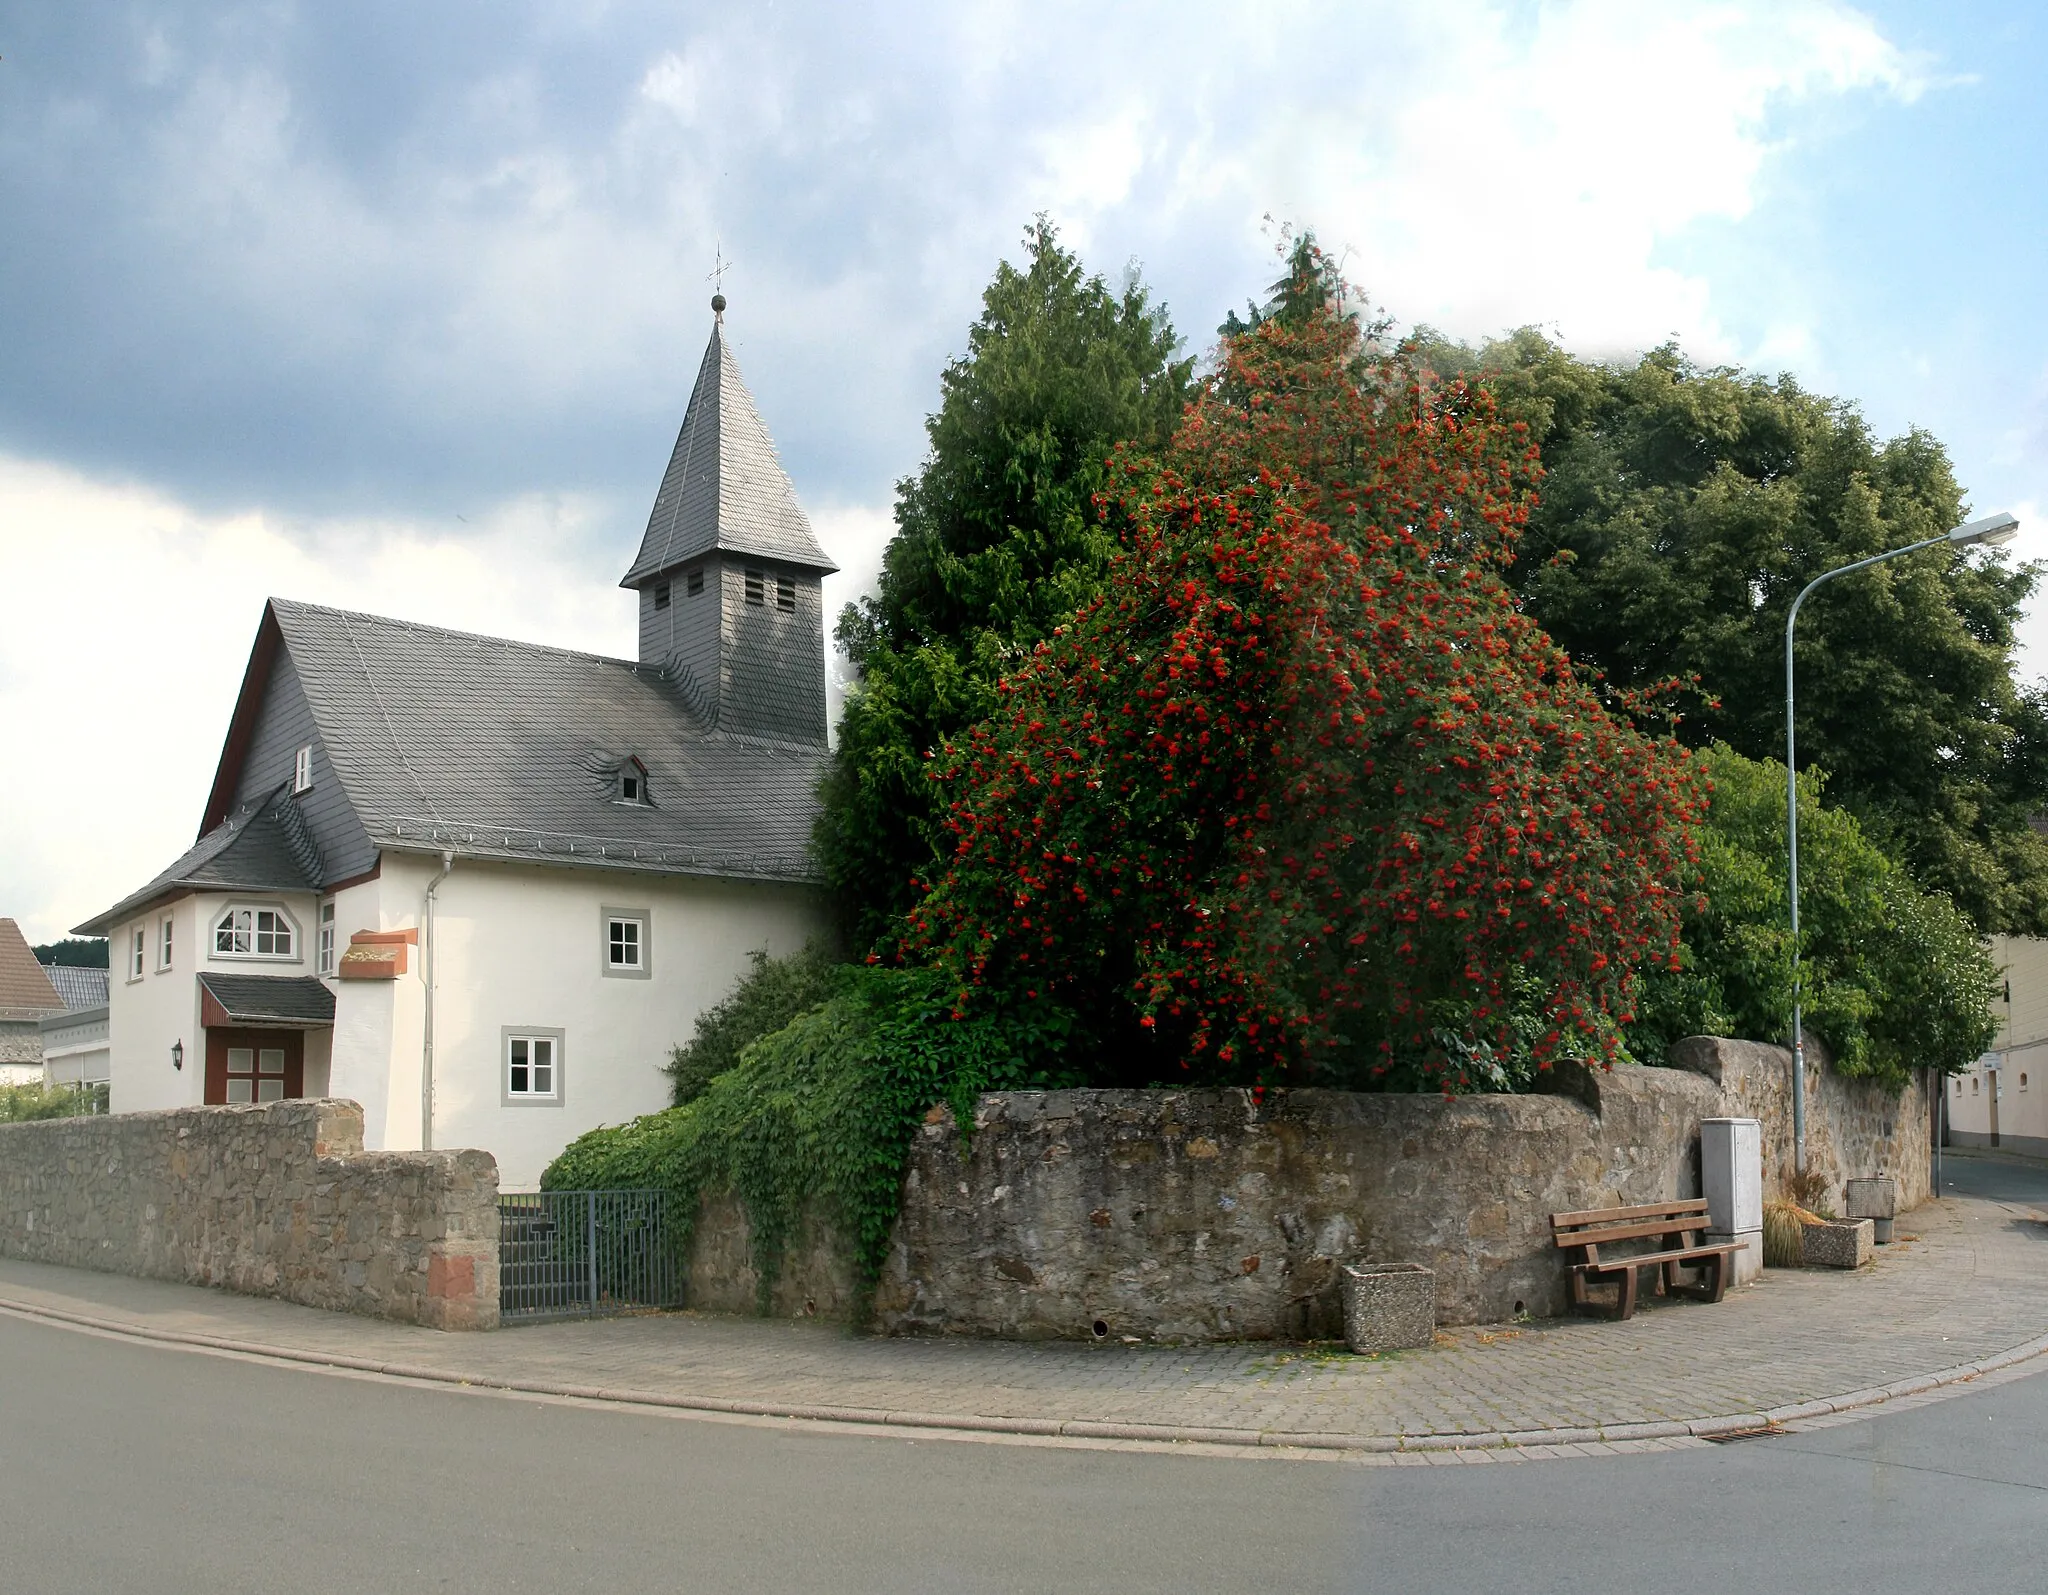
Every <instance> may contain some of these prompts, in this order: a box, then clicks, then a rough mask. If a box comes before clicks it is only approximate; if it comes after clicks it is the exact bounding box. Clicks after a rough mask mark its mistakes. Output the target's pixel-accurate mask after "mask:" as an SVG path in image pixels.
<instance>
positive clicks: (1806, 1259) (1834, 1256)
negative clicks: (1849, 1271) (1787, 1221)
mask: <svg viewBox="0 0 2048 1595" xmlns="http://www.w3.org/2000/svg"><path fill="white" fill-rule="evenodd" d="M1873 1228H1874V1226H1873V1225H1872V1223H1871V1221H1870V1220H1869V1219H1867V1218H1856V1219H1850V1220H1849V1221H1848V1222H1847V1223H1843V1224H1808V1225H1807V1226H1806V1228H1805V1232H1804V1233H1803V1234H1802V1235H1801V1236H1800V1252H1799V1260H1800V1261H1801V1262H1802V1263H1804V1264H1805V1265H1806V1266H1807V1267H1808V1268H1861V1267H1862V1266H1863V1265H1864V1264H1865V1263H1867V1262H1869V1261H1870V1248H1871V1246H1872V1244H1873V1242H1874V1236H1873V1233H1872V1231H1873Z"/></svg>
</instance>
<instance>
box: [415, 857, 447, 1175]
mask: <svg viewBox="0 0 2048 1595" xmlns="http://www.w3.org/2000/svg"><path fill="white" fill-rule="evenodd" d="M454 868H455V855H454V854H453V853H452V852H448V851H445V850H444V851H443V852H442V854H441V873H440V874H438V875H436V876H435V877H434V879H433V881H432V882H431V883H430V884H429V885H428V887H427V898H426V901H425V902H424V903H423V904H422V905H421V906H420V980H421V983H422V984H424V985H425V986H426V988H427V1006H426V1014H425V1021H424V1023H423V1024H422V1025H421V1027H420V1035H421V1040H420V1150H421V1151H422V1152H431V1151H433V1150H434V894H435V893H436V892H438V891H440V889H441V883H442V882H443V881H445V880H446V879H447V878H448V875H449V872H450V871H451V870H453V869H454Z"/></svg>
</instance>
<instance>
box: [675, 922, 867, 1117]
mask: <svg viewBox="0 0 2048 1595" xmlns="http://www.w3.org/2000/svg"><path fill="white" fill-rule="evenodd" d="M747 956H748V957H749V958H751V959H753V961H754V970H753V973H752V974H750V975H746V976H743V977H742V978H741V980H740V983H739V985H737V986H736V987H734V988H733V992H732V995H731V996H729V997H727V998H726V999H725V1000H724V1001H723V1002H721V1003H719V1004H718V1005H717V1006H716V1007H712V1008H707V1009H706V1010H705V1011H704V1012H703V1013H701V1014H699V1015H698V1016H697V1029H696V1033H695V1034H694V1035H692V1036H691V1037H690V1039H689V1040H688V1041H686V1042H685V1043H684V1044H683V1045H682V1046H680V1047H677V1048H676V1049H675V1050H674V1051H673V1052H671V1053H670V1054H669V1060H668V1063H667V1064H666V1065H665V1066H664V1072H665V1073H666V1074H667V1075H668V1077H669V1081H670V1088H669V1095H670V1099H671V1100H672V1101H673V1102H674V1103H675V1104H676V1105H677V1106H678V1107H681V1106H682V1105H683V1104H684V1103H687V1102H695V1101H696V1100H697V1098H699V1097H700V1096H702V1095H703V1094H704V1088H705V1087H706V1086H708V1085H709V1084H710V1083H711V1082H712V1081H713V1080H715V1079H717V1078H718V1076H720V1075H722V1074H724V1073H725V1071H726V1070H728V1069H730V1068H731V1067H732V1066H733V1065H734V1064H736V1063H738V1062H739V1061H740V1054H741V1053H742V1052H744V1051H746V1049H747V1048H748V1046H750V1045H751V1044H752V1043H754V1042H756V1041H759V1040H760V1039H761V1038H762V1037H763V1036H766V1035H772V1034H773V1033H774V1032H776V1031H777V1030H780V1029H781V1028H782V1027H783V1026H784V1025H786V1024H788V1023H789V1022H790V1020H792V1019H794V1018H795V1017H796V1016H797V1015H798V1014H800V1013H802V1012H804V1010H805V1009H807V1008H815V1007H817V1006H818V1004H820V1003H821V1002H824V1001H825V1000H826V999H827V998H828V997H830V996H831V995H832V993H833V991H834V990H836V989H837V988H836V986H835V984H834V975H833V964H832V961H831V959H830V958H828V957H827V956H826V954H825V951H824V949H823V948H821V947H819V946H817V945H816V944H815V943H813V944H812V945H810V946H807V947H805V948H804V949H803V951H802V952H798V953H792V954H791V955H790V956H789V957H787V958H770V957H769V956H768V952H767V949H766V948H759V947H757V948H756V949H754V951H753V952H751V953H749V954H748V955H747Z"/></svg>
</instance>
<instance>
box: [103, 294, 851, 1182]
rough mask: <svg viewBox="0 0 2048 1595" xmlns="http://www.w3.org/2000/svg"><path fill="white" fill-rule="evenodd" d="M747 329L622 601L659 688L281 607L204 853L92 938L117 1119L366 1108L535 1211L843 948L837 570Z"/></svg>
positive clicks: (675, 473)
mask: <svg viewBox="0 0 2048 1595" xmlns="http://www.w3.org/2000/svg"><path fill="white" fill-rule="evenodd" d="M723 309H724V303H723V300H722V299H721V300H716V301H714V310H716V311H718V312H720V314H719V317H718V322H717V323H716V324H714V327H713V331H712V336H711V341H710V345H709V347H708V348H707V349H706V351H705V356H704V361H703V364H702V366H701V368H700V370H699V372H698V376H697V382H696V387H695V390H694V391H693V393H692V395H691V399H690V404H689V408H688V411H687V412H686V414H685V418H684V422H683V427H682V431H681V433H680V435H679V437H678V439H677V442H676V447H675V450H674V453H673V455H672V457H671V460H670V464H669V469H668V471H667V473H666V474H665V476H664V478H663V482H662V486H661V490H660V493H659V494H658V496H657V498H656V501H655V506H654V511H653V514H652V515H651V516H650V518H649V522H648V527H647V531H646V533H645V535H644V537H643V539H642V543H641V547H640V551H639V554H638V556H637V557H636V558H635V560H634V562H633V564H632V566H631V568H630V569H629V571H628V574H627V576H626V579H625V581H624V583H623V585H624V586H626V587H628V588H630V589H632V590H633V591H634V592H635V593H636V594H637V597H638V603H639V609H640V626H639V633H640V648H639V657H638V658H636V659H632V660H624V659H609V658H603V657H600V656H597V655H591V654H582V653H574V652H570V651H567V650H563V649H556V648H547V647H541V646H536V645H534V644H529V643H520V642H512V641H508V640H505V639H501V638H492V637H480V636H474V635H470V634H467V633H460V632H452V631H444V630H441V629H439V628H436V627H429V626H421V625H415V624H411V623H408V622H404V621H397V620H390V619H385V618H382V617H379V616H374V615H361V614H352V613H346V612H343V611H339V610H332V609H324V608H320V607H317V606H314V605H309V604H300V603H291V602H287V601H285V600H281V599H273V600H272V601H271V602H270V603H269V604H268V605H266V606H265V609H264V613H263V617H262V621H261V624H260V625H259V627H258V630H257V637H256V643H255V647H254V649H253V650H252V652H251V656H250V661H249V667H248V670H247V672H246V673H245V676H244V679H243V683H242V689H241V693H240V696H239V698H238V701H237V703H236V706H235V710H234V715H233V718H232V720H231V722H230V728H229V732H228V737H227V742H226V746H225V748H224V749H223V751H222V755H221V759H220V764H219V768H218V772H217V774H216V777H215V781H214V786H213V791H212V793H211V795H210V796H209V798H208V801H207V807H206V811H205V815H204V818H203V821H202V824H201V826H200V837H199V840H198V841H197V843H195V845H194V846H193V847H192V849H191V850H189V851H188V852H187V853H186V854H185V855H184V856H183V857H182V858H180V859H179V860H178V861H177V862H176V863H174V864H173V865H172V866H171V867H170V868H169V869H167V870H165V871H164V872H163V873H162V874H161V875H159V876H158V877H157V878H156V879H155V880H153V881H151V882H150V883H149V884H148V885H146V886H144V887H142V888H141V889H140V890H139V891H137V892H135V893H133V894H131V895H130V896H129V897H128V898H126V899H124V900H123V901H122V902H120V903H118V904H116V905H114V907H112V908H110V909H108V910H106V911H105V912H104V913H102V914H100V915H98V916H96V917H95V918H94V919H92V920H90V921H88V922H87V923H86V924H85V925H83V926H80V927H79V930H80V933H82V934H104V935H107V936H108V937H110V939H111V944H112V959H113V966H114V967H113V969H112V971H111V984H110V989H109V995H108V1004H107V1007H108V1025H109V1031H110V1047H109V1054H108V1067H109V1073H110V1075H111V1082H112V1090H111V1095H112V1107H113V1111H115V1112H117V1113H122V1112H131V1111H136V1110H141V1109H148V1108H163V1107H174V1106H184V1105H188V1104H197V1103H202V1102H244V1101H265V1100H271V1099H275V1098H279V1097H294V1096H323V1095H331V1096H342V1097H349V1098H352V1099H353V1100H355V1101H358V1102H360V1103H361V1104H362V1105H363V1109H364V1115H365V1141H366V1143H367V1145H368V1146H369V1147H370V1148H373V1149H379V1148H381V1149H390V1150H407V1149H416V1148H420V1147H457V1146H468V1147H482V1148H484V1149H485V1150H487V1151H489V1152H491V1153H493V1154H494V1155H495V1156H496V1157H497V1159H498V1163H499V1169H500V1178H501V1183H502V1185H503V1187H504V1188H505V1189H508V1190H519V1189H530V1188H532V1187H533V1186H534V1185H536V1184H537V1182H538V1181H539V1178H540V1175H541V1171H542V1170H543V1169H544V1168H545V1167H546V1165H547V1163H548V1162H549V1161H550V1160H551V1159H552V1158H553V1157H554V1156H555V1155H556V1154H557V1153H558V1152H560V1151H561V1149H562V1148H563V1147H564V1146H565V1145H566V1144H567V1143H568V1142H569V1141H570V1140H572V1139H574V1138H575V1137H576V1136H577V1135H579V1134H581V1133H582V1132H583V1131H585V1130H588V1129H590V1128H592V1127H594V1126H596V1125H599V1124H605V1123H618V1122H620V1121H621V1120H624V1119H627V1118H630V1117H632V1116H634V1115H636V1114H641V1113H646V1112H651V1111H653V1110H655V1109H657V1108H660V1107H662V1106H664V1105H666V1103H667V1100H668V1090H667V1084H668V1082H667V1078H666V1076H665V1075H664V1074H663V1073H662V1065H663V1064H664V1063H665V1062H666V1060H667V1057H668V1054H669V1050H670V1048H671V1047H672V1046H674V1045H675V1044H676V1043H677V1042H679V1041H682V1040H685V1039H687V1038H688V1036H689V1034H690V1032H691V1029H692V1026H693V1025H694V1023H695V1020H696V1018H697V1016H698V1014H699V1013H701V1012H702V1011H703V1010H704V1009H705V1008H706V1007H708V1006H710V1005H711V1004H713V1003H715V1002H717V1001H718V1000H720V999H721V998H722V997H724V996H725V995H726V994H727V993H728V992H729V991H730V990H731V989H732V986H733V984H734V983H735V982H736V981H737V980H738V979H739V977H740V976H741V975H742V974H743V973H744V972H745V971H746V969H747V967H748V956H749V954H750V953H751V952H753V951H754V950H755V949H766V950H767V951H768V952H770V953H771V954H776V955H780V954H783V953H788V952H792V951H794V950H796V949H797V948H798V947H800V946H801V945H802V944H803V943H804V942H805V941H806V940H807V939H809V938H810V937H811V936H813V935H815V934H817V933H818V932H819V931H820V929H821V928H822V923H823V921H822V915H821V908H820V903H819V899H818V894H817V882H816V880H815V878H814V875H813V872H812V866H811V864H810V861H809V849H808V844H809V837H810V830H811V826H812V823H813V820H814V817H815V813H816V795H815V794H816V787H817V782H818V779H819V777H820V776H821V774H822V773H823V769H824V764H825V757H826V748H825V655H824V617H823V602H822V592H821V583H822V578H823V576H824V575H825V574H827V573H828V572H829V571H830V570H832V569H833V566H832V565H831V563H830V561H829V560H827V559H826V557H825V555H824V552H823V550H822V549H821V548H820V547H819V545H818V543H817V540H816V538H815V536H814V535H813V534H812V532H811V528H810V525H809V522H808V520H807V518H806V517H805V516H804V513H803V511H802V509H801V507H800V506H799V505H798V503H797V500H796V495H795V492H794V490H793V488H792V487H791V485H790V483H789V479H788V477H787V476H786V475H785V474H784V472H783V470H782V467H781V465H780V463H779V461H778V460H777V459H776V456H775V452H774V447H773V444H772V443H771V442H770V440H769V437H768V433H767V429H766V428H765V426H763V424H762V422H761V420H760V417H759V415H758V413H757V412H756V410H755V408H754V404H753V400H752V398H751V397H750V396H749V395H748V393H747V391H746V388H745V385H744V383H743V382H742V381H741V380H740V376H739V370H738V366H737V364H736V363H735V362H734V360H733V358H732V354H731V351H730V350H729V348H728V347H727V346H726V343H725V340H724V335H723V325H722V323H723V315H722V312H723Z"/></svg>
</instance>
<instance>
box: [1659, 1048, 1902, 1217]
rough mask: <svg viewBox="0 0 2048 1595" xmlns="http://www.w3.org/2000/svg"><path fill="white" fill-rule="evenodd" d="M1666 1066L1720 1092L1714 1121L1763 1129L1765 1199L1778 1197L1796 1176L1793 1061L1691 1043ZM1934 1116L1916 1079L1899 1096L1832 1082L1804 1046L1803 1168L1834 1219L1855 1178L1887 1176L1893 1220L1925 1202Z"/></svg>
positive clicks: (1820, 1054) (1821, 1056) (1824, 1058)
mask: <svg viewBox="0 0 2048 1595" xmlns="http://www.w3.org/2000/svg"><path fill="white" fill-rule="evenodd" d="M1671 1065H1672V1067H1673V1068H1677V1069H1690V1070H1692V1071H1694V1072H1695V1073H1698V1074H1702V1075H1705V1076H1706V1077H1707V1078H1708V1079H1709V1080H1712V1081H1713V1082H1714V1083H1715V1084H1716V1085H1718V1086H1719V1087H1720V1088H1721V1102H1722V1106H1721V1108H1720V1110H1719V1111H1720V1113H1721V1114H1722V1115H1724V1116H1726V1117H1729V1118H1747V1119H1757V1120H1760V1121H1761V1122H1762V1124H1763V1151H1764V1196H1765V1197H1766V1199H1776V1198H1778V1197H1780V1196H1782V1195H1784V1182H1785V1179H1786V1177H1787V1176H1788V1175H1790V1174H1791V1173H1792V1172H1793V1168H1794V1163H1793V1155H1792V1052H1791V1049H1790V1048H1789V1047H1772V1046H1766V1045H1764V1044H1763V1043H1761V1042H1756V1041H1729V1040H1725V1039H1723V1038H1722V1037H1719V1036H1688V1037H1687V1038H1686V1039H1685V1040H1683V1041H1681V1042H1679V1043H1678V1044H1677V1045H1676V1046H1675V1047H1673V1048H1672V1049H1671ZM1932 1125H1933V1110H1932V1108H1931V1105H1930V1104H1929V1102H1928V1100H1927V1082H1926V1080H1925V1078H1924V1077H1923V1076H1920V1075H1917V1074H1916V1075H1915V1076H1914V1079H1913V1083H1912V1084H1911V1085H1909V1086H1907V1087H1906V1089H1905V1091H1904V1092H1903V1093H1899V1092H1893V1091H1890V1090H1887V1089H1886V1088H1885V1087H1883V1086H1881V1085H1877V1084H1875V1083H1874V1082H1872V1081H1868V1080H1853V1079H1850V1078H1848V1077H1847V1076H1844V1075H1841V1074H1838V1073H1836V1072H1835V1068H1834V1064H1833V1060H1832V1059H1830V1058H1829V1056H1828V1053H1827V1050H1826V1048H1824V1047H1822V1046H1820V1045H1819V1044H1818V1043H1816V1042H1815V1041H1813V1040H1812V1039H1811V1038H1809V1039H1808V1041H1807V1044H1806V1163H1807V1167H1808V1169H1809V1170H1811V1171H1812V1172H1814V1173H1816V1174H1818V1175H1819V1176H1821V1178H1822V1179H1823V1180H1825V1182H1826V1184H1827V1189H1828V1191H1829V1193H1830V1197H1831V1200H1832V1206H1833V1209H1834V1211H1836V1212H1838V1213H1839V1212H1842V1211H1844V1209H1843V1207H1842V1202H1843V1200H1844V1197H1843V1187H1844V1186H1845V1185H1846V1184H1847V1182H1848V1181H1849V1180H1850V1179H1852V1178H1854V1177H1855V1176H1858V1175H1864V1174H1889V1175H1891V1176H1892V1178H1894V1179H1895V1180H1897V1181H1898V1182H1899V1211H1900V1212H1904V1211H1906V1210H1907V1209H1908V1208H1913V1207H1918V1206H1919V1205H1920V1204H1921V1203H1922V1202H1924V1201H1926V1200H1927V1198H1928V1196H1929V1195H1930V1194H1931V1192H1930V1190H1929V1179H1930V1172H1929V1167H1928V1165H1929V1163H1930V1162H1931V1161H1932V1158H1933V1147H1932V1142H1931V1140H1930V1133H1931V1130H1932Z"/></svg>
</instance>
